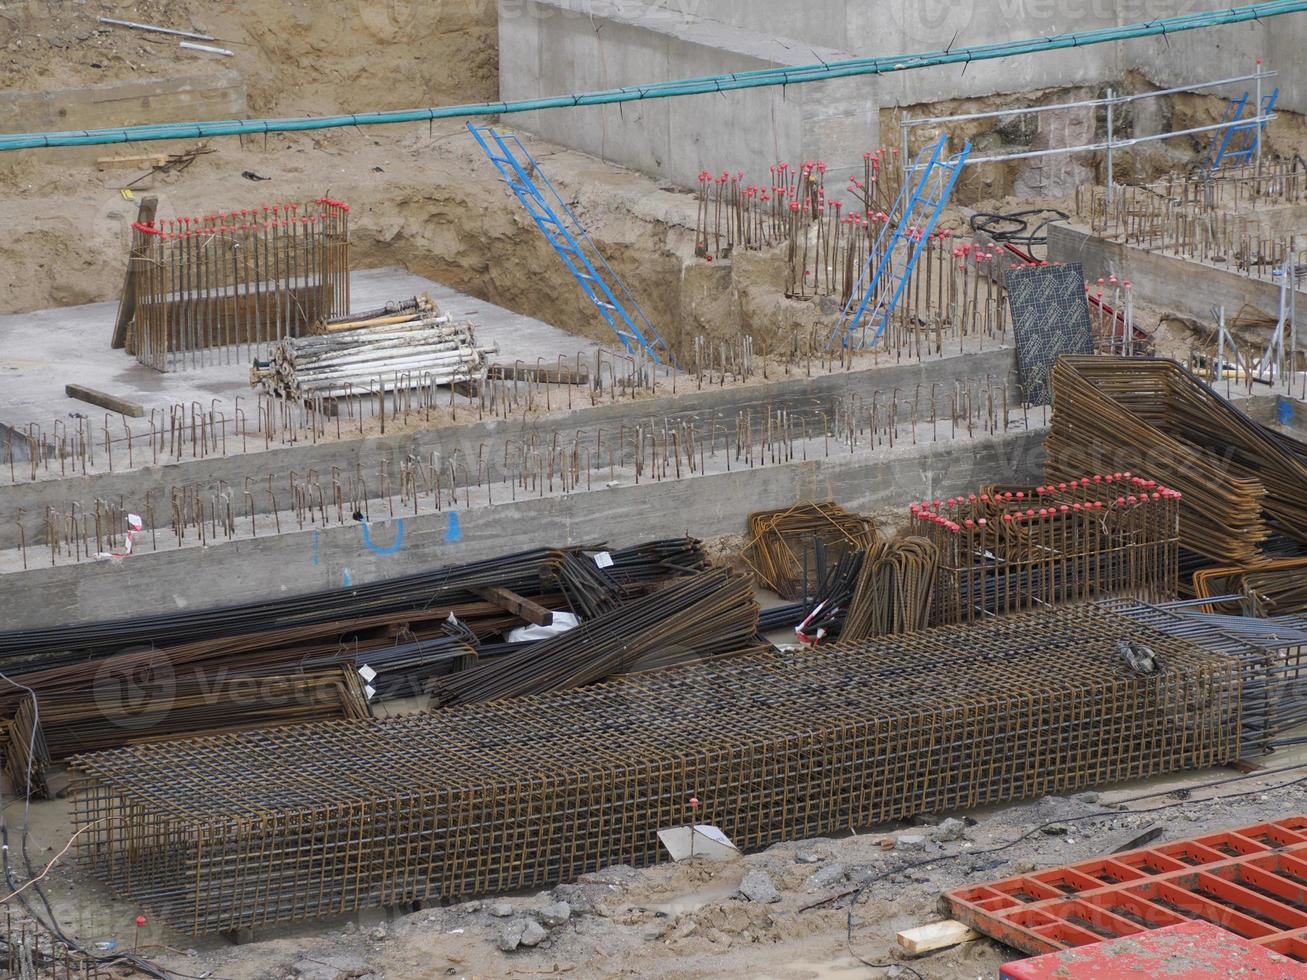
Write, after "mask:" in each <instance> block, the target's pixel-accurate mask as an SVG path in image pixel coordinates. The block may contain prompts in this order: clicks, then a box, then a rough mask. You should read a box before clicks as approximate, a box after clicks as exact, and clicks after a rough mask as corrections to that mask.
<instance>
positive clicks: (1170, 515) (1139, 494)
mask: <svg viewBox="0 0 1307 980" xmlns="http://www.w3.org/2000/svg"><path fill="white" fill-rule="evenodd" d="M1179 507H1180V494H1178V493H1175V492H1174V491H1172V490H1169V489H1167V488H1166V487H1164V486H1161V485H1160V484H1158V483H1157V482H1156V481H1154V480H1148V479H1144V478H1143V477H1139V476H1135V475H1133V474H1131V473H1109V474H1106V475H1104V474H1099V475H1095V476H1082V477H1077V478H1075V479H1072V480H1068V481H1066V482H1063V483H1057V484H1049V485H1047V486H1039V487H1027V488H1020V489H1013V488H1004V487H990V488H988V489H987V490H986V491H985V492H981V493H973V494H969V495H967V496H966V497H950V498H949V499H947V500H934V501H923V502H922V503H920V504H915V503H914V504H913V505H912V506H911V507H910V508H909V509H910V512H911V514H912V524H913V529H914V532H915V533H917V534H920V535H922V536H924V537H925V538H927V539H928V540H929V541H930V542H931V543H932V544H934V545H935V547H936V548H937V549H938V551H939V556H940V558H939V578H938V581H937V583H936V585H935V594H934V603H933V609H932V613H931V622H932V623H934V624H937V625H938V624H943V623H956V622H974V621H976V620H981V619H984V618H986V617H989V616H992V615H995V614H1004V613H1011V612H1018V611H1021V610H1026V609H1038V608H1043V607H1047V606H1053V605H1057V604H1060V603H1068V602H1082V601H1085V600H1087V599H1091V598H1093V597H1094V596H1101V595H1128V596H1131V597H1134V598H1138V599H1144V600H1151V601H1159V600H1165V599H1172V598H1174V597H1175V594H1176V587H1177V577H1178V568H1179Z"/></svg>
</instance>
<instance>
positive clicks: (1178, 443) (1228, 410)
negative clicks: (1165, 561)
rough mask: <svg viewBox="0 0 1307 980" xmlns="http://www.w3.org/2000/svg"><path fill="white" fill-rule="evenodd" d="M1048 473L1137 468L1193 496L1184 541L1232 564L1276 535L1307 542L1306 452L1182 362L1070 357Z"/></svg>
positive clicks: (1256, 554)
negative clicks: (1272, 432)
mask: <svg viewBox="0 0 1307 980" xmlns="http://www.w3.org/2000/svg"><path fill="white" fill-rule="evenodd" d="M1044 452H1045V455H1046V457H1047V461H1046V463H1045V467H1044V475H1045V476H1046V477H1047V478H1048V479H1050V480H1065V479H1069V478H1071V477H1072V476H1073V475H1078V474H1080V473H1085V472H1103V471H1114V470H1118V469H1132V470H1134V471H1136V472H1143V473H1147V474H1148V476H1150V477H1152V478H1153V479H1155V480H1158V481H1160V482H1162V483H1164V484H1166V486H1168V487H1170V488H1172V489H1174V490H1178V491H1180V492H1181V493H1183V495H1184V500H1183V503H1182V504H1181V506H1180V543H1181V544H1182V545H1183V546H1184V547H1185V548H1186V549H1188V550H1189V551H1193V552H1196V553H1198V554H1200V555H1204V556H1206V557H1208V558H1211V559H1213V560H1215V561H1220V562H1223V563H1225V564H1231V565H1249V564H1253V563H1255V562H1257V561H1258V560H1259V559H1260V558H1261V557H1262V552H1261V548H1262V544H1263V542H1264V541H1265V540H1266V538H1267V536H1268V534H1269V533H1270V530H1271V529H1272V528H1273V529H1275V530H1276V531H1279V532H1280V533H1282V534H1284V535H1285V536H1286V537H1288V538H1290V539H1292V540H1293V541H1296V542H1298V543H1300V544H1307V496H1304V495H1303V492H1302V488H1303V487H1304V486H1305V485H1307V446H1303V445H1302V444H1301V443H1298V442H1296V441H1295V440H1292V439H1290V438H1288V437H1287V436H1279V435H1277V436H1272V435H1270V434H1269V433H1268V432H1267V430H1266V429H1264V428H1263V427H1262V426H1260V425H1258V424H1257V423H1256V422H1254V421H1252V420H1251V419H1249V418H1248V416H1246V415H1245V414H1244V413H1243V412H1241V411H1239V410H1238V409H1236V408H1235V407H1234V406H1233V405H1232V404H1230V403H1229V402H1228V401H1226V400H1225V399H1224V398H1222V397H1221V396H1220V395H1218V394H1217V393H1216V392H1215V391H1213V390H1212V389H1211V388H1210V387H1208V386H1207V385H1206V384H1204V383H1203V382H1201V381H1199V380H1198V379H1197V378H1195V377H1194V376H1193V375H1192V374H1190V373H1189V372H1188V371H1186V370H1184V368H1182V367H1181V366H1180V365H1179V364H1177V363H1176V362H1175V361H1171V360H1165V359H1162V358H1121V357H1063V358H1060V359H1059V360H1058V363H1057V366H1056V367H1055V368H1054V369H1053V416H1052V420H1051V423H1050V427H1049V434H1048V439H1047V440H1046V441H1045V444H1044Z"/></svg>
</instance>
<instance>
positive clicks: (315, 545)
mask: <svg viewBox="0 0 1307 980" xmlns="http://www.w3.org/2000/svg"><path fill="white" fill-rule="evenodd" d="M321 537H322V536H321V535H320V534H318V532H317V531H314V532H313V564H315V565H316V564H317V563H318V553H319V549H320V546H321V544H322V540H321Z"/></svg>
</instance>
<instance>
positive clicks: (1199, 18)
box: [0, 0, 1307, 151]
mask: <svg viewBox="0 0 1307 980" xmlns="http://www.w3.org/2000/svg"><path fill="white" fill-rule="evenodd" d="M1304 11H1307V0H1272V2H1268V3H1254V4H1248V5H1245V6H1241V7H1230V8H1228V9H1227V10H1223V11H1207V12H1203V13H1196V14H1185V15H1182V16H1179V17H1169V18H1165V19H1162V20H1152V21H1145V22H1143V23H1139V24H1129V25H1125V26H1122V27H1103V28H1097V29H1095V30H1091V31H1080V32H1077V33H1071V34H1054V35H1052V36H1046V37H1038V38H1027V39H1025V40H1020V41H1001V42H998V43H995V44H986V45H981V46H980V47H974V48H964V49H962V50H951V49H946V50H943V51H932V52H926V53H923V54H911V55H897V56H889V57H880V58H852V59H849V60H845V61H831V62H825V63H821V64H815V65H800V66H796V67H790V68H761V69H756V70H754V71H744V72H731V73H730V74H726V75H708V76H702V77H698V78H683V79H677V80H673V81H666V82H650V83H645V84H642V85H632V86H625V87H623V88H615V89H606V90H603V91H599V92H586V93H581V94H577V95H561V96H552V97H548V98H541V99H524V100H521V101H516V102H482V103H475V104H472V105H459V106H443V107H439V108H431V109H402V110H396V111H393V112H363V113H356V114H351V115H340V116H308V117H304V118H300V119H229V120H222V121H216V122H193V123H171V124H158V125H145V126H128V127H125V128H121V129H88V130H73V131H69V132H60V133H14V134H7V135H0V151H3V150H33V149H41V148H44V147H51V146H95V145H101V144H107V143H141V142H150V141H154V140H171V139H208V138H210V137H216V136H252V135H258V134H260V133H300V132H308V131H311V130H318V129H339V128H344V127H349V126H385V125H391V124H395V123H412V122H429V121H432V120H436V119H465V118H469V117H476V116H496V115H509V114H512V113H517V112H538V111H540V110H543V109H573V108H578V107H580V106H594V105H615V104H618V103H623V102H639V101H642V100H644V99H668V98H675V97H679V96H684V95H711V94H713V93H717V92H729V91H738V90H742V89H751V88H764V87H767V86H774V85H801V84H803V83H805V82H824V81H830V80H832V79H836V78H853V77H857V76H861V75H885V74H889V73H891V72H898V71H911V70H913V69H917V68H934V67H939V66H941V65H954V64H969V63H971V62H972V61H985V60H989V59H993V58H1009V57H1014V56H1019V55H1027V54H1038V53H1041V52H1047V51H1058V50H1062V49H1065V48H1078V47H1083V46H1087V45H1091V44H1105V43H1108V42H1111V41H1124V40H1131V39H1133V38H1142V37H1155V36H1157V35H1163V36H1165V35H1168V34H1173V33H1177V32H1179V31H1192V30H1198V29H1200V28H1205V27H1221V26H1224V25H1227V24H1240V23H1244V22H1247V21H1257V20H1261V19H1262V18H1263V17H1275V16H1279V15H1281V14H1294V13H1302V12H1304Z"/></svg>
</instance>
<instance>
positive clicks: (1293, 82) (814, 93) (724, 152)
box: [499, 0, 1307, 186]
mask: <svg viewBox="0 0 1307 980" xmlns="http://www.w3.org/2000/svg"><path fill="white" fill-rule="evenodd" d="M1226 6H1228V5H1227V4H1223V3H1221V2H1219V0H1154V2H1150V3H1143V2H1142V0H1101V2H1094V3H1071V2H1059V0H994V2H988V3H982V2H981V0H961V2H946V0H885V2H882V3H867V2H865V0H810V2H808V3H804V4H802V5H801V6H799V7H796V6H795V5H794V4H792V3H788V2H784V0H668V2H663V3H651V2H642V0H500V22H499V25H500V26H499V37H500V51H501V57H500V91H501V93H502V95H503V97H504V98H506V99H516V98H532V97H536V96H542V95H546V96H547V95H565V94H567V93H570V92H577V91H585V90H591V89H602V88H613V87H618V86H625V85H638V84H640V83H642V82H649V81H662V80H666V79H676V78H689V77H695V76H701V75H711V74H720V73H724V72H730V71H742V70H749V69H755V68H764V67H765V68H775V67H783V66H787V65H800V64H815V63H817V62H819V61H826V62H829V61H831V60H839V59H842V58H849V57H869V56H887V55H898V54H910V53H913V52H920V51H935V50H942V49H944V48H948V47H950V46H951V47H962V46H965V45H980V44H988V43H993V42H996V41H1003V40H1012V39H1018V38H1027V37H1036V36H1040V35H1045V34H1056V33H1061V32H1067V31H1076V30H1091V29H1095V28H1102V27H1111V26H1118V25H1121V24H1130V23H1136V22H1141V21H1146V20H1151V19H1154V18H1161V17H1168V16H1176V15H1179V14H1188V13H1194V12H1196V11H1199V10H1215V9H1222V8H1224V7H1226ZM1305 44H1307V14H1293V15H1287V16H1284V17H1276V18H1272V19H1269V20H1267V21H1265V22H1263V23H1260V24H1250V25H1238V26H1232V27H1225V28H1215V29H1209V30H1204V31H1195V32H1188V33H1184V34H1177V35H1175V36H1174V37H1170V38H1166V39H1162V38H1149V39H1139V40H1134V41H1128V42H1119V43H1114V44H1103V45H1095V46H1092V47H1087V48H1083V49H1080V50H1078V51H1058V52H1052V53H1048V54H1039V55H1031V56H1027V57H1021V58H1004V59H997V60H994V61H983V62H974V63H972V64H969V65H967V66H966V69H965V71H964V70H963V69H962V68H961V67H955V66H949V67H942V68H928V69H922V70H915V71H909V72H898V73H893V74H890V75H885V76H883V77H880V78H872V77H860V78H852V79H843V80H838V81H832V82H821V83H814V84H807V85H798V86H792V87H788V88H784V89H758V90H750V91H743V92H732V93H728V94H727V95H724V96H718V95H706V96H691V97H687V98H680V99H673V100H660V101H651V102H644V103H633V104H630V105H625V106H622V107H620V109H619V108H618V107H589V108H582V109H569V110H566V111H556V112H548V113H534V114H526V115H519V116H514V117H513V119H512V124H513V125H514V126H515V127H521V128H523V129H526V130H528V131H531V132H534V133H538V134H539V135H541V136H543V137H545V138H547V139H549V140H551V141H553V142H556V143H559V144H562V145H566V146H571V147H574V148H576V149H580V150H583V151H585V152H587V153H591V154H593V155H595V156H599V157H603V158H605V159H608V160H612V161H614V162H617V163H621V164H625V165H627V166H630V167H633V168H635V169H637V170H641V171H643V172H645V173H648V174H650V175H652V176H655V177H660V178H664V179H666V180H670V181H672V182H675V183H677V184H680V185H682V186H694V185H695V184H696V183H697V175H698V173H699V171H700V170H701V169H707V170H709V171H712V172H720V171H721V170H722V169H723V168H725V167H729V168H732V169H736V168H742V169H744V170H745V172H746V173H747V174H749V175H750V178H751V179H754V180H757V179H760V178H761V177H764V176H765V175H766V174H767V172H768V170H767V168H768V167H769V166H770V165H771V164H772V163H775V162H776V161H777V160H781V159H784V160H789V161H791V162H797V161H799V160H804V159H818V158H820V159H825V160H826V161H827V163H829V164H831V165H832V168H833V169H834V171H835V173H836V174H838V175H840V178H841V179H840V180H839V181H837V182H836V186H839V184H842V179H843V173H842V168H845V167H847V166H850V165H852V166H859V165H860V163H861V154H862V152H863V151H864V150H865V149H869V148H872V147H875V146H876V145H878V144H880V143H882V142H883V143H886V144H889V145H897V143H898V141H899V133H898V130H897V127H896V128H895V130H894V131H893V132H885V133H882V132H880V115H879V113H880V110H881V109H890V108H893V107H895V106H900V105H901V106H913V105H922V104H929V103H934V102H939V101H943V100H949V99H969V98H977V97H982V96H991V95H997V94H1003V93H1011V94H1013V95H1014V103H1020V102H1021V99H1020V98H1019V96H1018V93H1029V92H1033V91H1038V90H1041V89H1051V88H1053V89H1055V88H1065V87H1069V86H1082V85H1083V86H1100V85H1105V84H1106V83H1108V82H1111V81H1116V80H1120V79H1123V78H1124V77H1125V75H1126V73H1127V72H1130V71H1139V72H1141V73H1142V74H1143V75H1144V76H1145V77H1146V78H1148V79H1149V80H1150V81H1152V82H1154V83H1156V84H1157V85H1158V86H1159V87H1171V86H1179V85H1187V84H1195V83H1198V82H1203V81H1210V80H1212V79H1214V78H1219V77H1229V76H1235V75H1242V74H1247V73H1249V72H1251V71H1253V70H1254V59H1255V58H1256V57H1258V56H1260V57H1262V58H1264V59H1265V61H1266V63H1267V65H1269V66H1270V67H1279V68H1280V69H1281V71H1282V75H1281V77H1280V78H1279V79H1278V80H1277V82H1278V84H1279V85H1280V88H1281V97H1280V105H1281V106H1282V107H1283V108H1286V109H1291V110H1294V111H1298V112H1302V111H1307V82H1304V80H1303V78H1302V77H1301V76H1302V72H1299V71H1296V70H1295V69H1296V66H1297V64H1298V62H1299V61H1300V60H1301V51H1302V49H1303V47H1304V45H1305ZM1241 90H1242V89H1240V91H1241ZM1217 94H1220V95H1230V94H1235V95H1237V94H1238V92H1235V91H1218V92H1217ZM1141 126H1143V127H1144V128H1147V124H1146V123H1144V122H1143V120H1142V119H1141Z"/></svg>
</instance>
